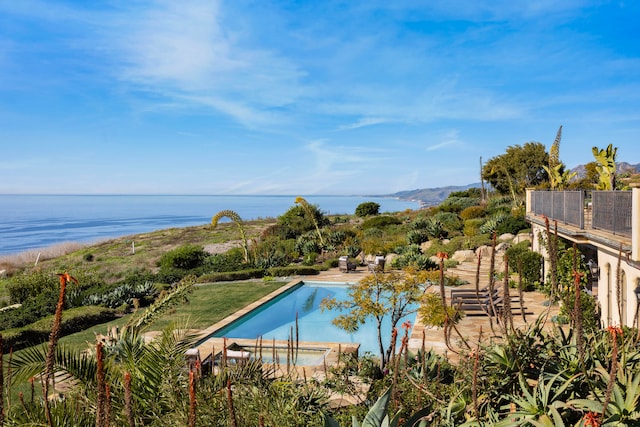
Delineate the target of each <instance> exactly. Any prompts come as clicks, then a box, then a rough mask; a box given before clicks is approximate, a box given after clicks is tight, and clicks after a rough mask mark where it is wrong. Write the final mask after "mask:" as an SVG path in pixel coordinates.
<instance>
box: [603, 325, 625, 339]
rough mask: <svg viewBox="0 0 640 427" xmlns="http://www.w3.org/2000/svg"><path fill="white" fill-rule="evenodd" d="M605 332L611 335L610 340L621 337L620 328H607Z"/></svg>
mask: <svg viewBox="0 0 640 427" xmlns="http://www.w3.org/2000/svg"><path fill="white" fill-rule="evenodd" d="M607 331H608V332H609V333H610V334H611V338H614V339H615V338H616V337H617V336H618V335H622V328H621V327H620V326H608V327H607Z"/></svg>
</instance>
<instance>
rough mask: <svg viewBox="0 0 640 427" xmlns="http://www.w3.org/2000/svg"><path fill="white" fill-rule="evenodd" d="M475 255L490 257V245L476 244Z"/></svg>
mask: <svg viewBox="0 0 640 427" xmlns="http://www.w3.org/2000/svg"><path fill="white" fill-rule="evenodd" d="M477 256H481V257H482V258H486V257H490V256H491V246H487V245H482V246H478V249H476V257H477Z"/></svg>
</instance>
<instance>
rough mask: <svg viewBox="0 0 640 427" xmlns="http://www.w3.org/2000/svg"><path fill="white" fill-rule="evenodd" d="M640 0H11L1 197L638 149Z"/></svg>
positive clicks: (357, 174)
mask: <svg viewBox="0 0 640 427" xmlns="http://www.w3.org/2000/svg"><path fill="white" fill-rule="evenodd" d="M638 22H640V2H636V1H631V0H627V1H615V2H614V1H611V2H609V1H580V0H563V1H556V0H553V1H551V0H541V1H536V2H533V1H531V2H524V1H512V0H495V1H456V0H443V1H440V0H430V1H403V0H398V1H389V0H384V1H378V0H367V1H330V0H329V1H314V2H311V1H308V2H305V1H271V0H255V1H249V0H233V1H222V0H220V1H216V0H184V1H173V0H121V1H115V0H114V1H99V2H98V1H81V0H73V1H72V0H69V1H63V0H47V1H45V0H19V1H17V0H0V193H65V194H75V193H80V194H86V193H92V194H102V193H108V194H114V193H122V194H142V193H145V194H146V193H148V194H292V195H311V194H384V193H392V192H396V191H401V190H410V189H415V188H427V187H438V186H445V185H464V184H469V183H473V182H478V181H479V164H480V158H481V157H482V159H483V160H484V161H487V160H488V159H490V158H492V157H494V156H496V155H500V154H502V153H504V151H505V149H506V147H508V146H510V145H516V144H519V145H522V144H524V143H526V142H528V141H539V142H542V143H543V144H545V145H546V146H547V148H549V147H550V146H551V144H552V143H553V140H554V138H555V135H556V131H557V129H558V127H559V126H560V125H563V138H562V143H561V146H560V157H561V160H563V161H564V162H565V164H567V166H569V167H574V166H576V165H579V164H584V163H587V162H589V161H592V160H593V156H592V153H591V147H593V146H598V147H601V148H603V147H606V146H607V145H608V144H609V143H612V144H613V145H614V146H616V147H618V161H626V162H629V163H640V25H638Z"/></svg>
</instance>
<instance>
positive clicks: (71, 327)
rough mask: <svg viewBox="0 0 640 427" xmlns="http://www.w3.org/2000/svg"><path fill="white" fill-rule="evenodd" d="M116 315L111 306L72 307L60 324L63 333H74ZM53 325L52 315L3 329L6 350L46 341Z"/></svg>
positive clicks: (106, 320)
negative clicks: (22, 325) (25, 324)
mask: <svg viewBox="0 0 640 427" xmlns="http://www.w3.org/2000/svg"><path fill="white" fill-rule="evenodd" d="M115 317H116V312H115V310H112V309H109V308H104V307H93V306H90V307H78V308H72V309H69V310H65V312H64V316H63V317H62V324H61V326H60V327H61V332H62V334H63V335H68V334H72V333H75V332H79V331H82V330H85V329H87V328H89V327H91V326H94V325H98V324H101V323H105V322H108V321H111V320H113V319H115ZM52 325H53V316H52V315H51V316H48V317H46V318H43V319H40V320H38V321H37V322H34V323H32V324H30V325H29V326H26V327H22V328H15V329H11V330H5V331H3V332H2V337H3V338H4V344H5V351H8V350H9V349H10V348H13V350H14V351H15V350H19V349H22V348H25V347H29V346H32V345H36V344H40V343H42V342H44V341H46V340H47V339H48V338H49V334H50V333H51V326H52Z"/></svg>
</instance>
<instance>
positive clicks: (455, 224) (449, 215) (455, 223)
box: [433, 212, 462, 235]
mask: <svg viewBox="0 0 640 427" xmlns="http://www.w3.org/2000/svg"><path fill="white" fill-rule="evenodd" d="M433 218H434V219H435V220H437V221H440V222H441V223H442V226H443V227H444V228H445V229H446V230H447V234H449V235H452V234H455V233H457V232H459V231H461V230H462V221H461V220H460V217H459V216H458V215H457V214H455V213H453V212H438V213H437V214H435V215H434V216H433Z"/></svg>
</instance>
